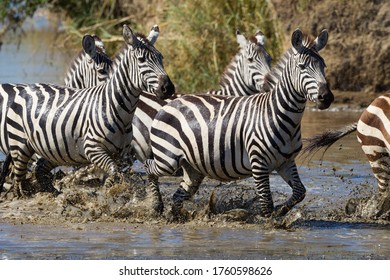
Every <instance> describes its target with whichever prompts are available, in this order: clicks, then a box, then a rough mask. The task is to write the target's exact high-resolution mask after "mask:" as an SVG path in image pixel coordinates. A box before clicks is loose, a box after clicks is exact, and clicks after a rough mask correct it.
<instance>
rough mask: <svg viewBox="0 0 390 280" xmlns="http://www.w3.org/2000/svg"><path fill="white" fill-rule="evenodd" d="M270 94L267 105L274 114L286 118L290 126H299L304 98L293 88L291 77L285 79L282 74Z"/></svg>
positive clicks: (303, 108)
mask: <svg viewBox="0 0 390 280" xmlns="http://www.w3.org/2000/svg"><path fill="white" fill-rule="evenodd" d="M271 96H272V97H271V98H270V99H269V106H270V107H272V108H273V110H274V112H275V114H276V115H277V116H283V117H284V118H286V121H287V122H288V123H290V125H291V126H292V127H296V128H299V127H300V123H301V121H302V117H303V112H304V110H305V106H306V99H305V98H303V97H302V95H301V94H299V93H298V92H297V91H296V90H295V89H294V87H293V85H292V83H291V79H290V78H289V77H287V79H286V78H285V76H284V75H282V76H281V77H280V79H279V80H278V82H277V84H276V85H275V87H274V88H273V90H272V91H271Z"/></svg>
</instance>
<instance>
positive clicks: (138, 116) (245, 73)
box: [132, 31, 271, 162]
mask: <svg viewBox="0 0 390 280" xmlns="http://www.w3.org/2000/svg"><path fill="white" fill-rule="evenodd" d="M236 36H237V42H238V43H239V46H240V49H239V51H238V52H237V54H236V55H235V56H234V57H233V59H232V60H231V62H230V64H229V65H228V66H227V67H226V69H225V71H224V73H223V75H222V77H221V79H220V88H219V89H218V90H211V91H209V92H207V94H213V95H229V96H246V95H253V94H255V93H257V92H259V91H260V90H261V89H262V86H263V84H264V79H265V75H266V74H267V73H268V72H269V71H270V64H271V56H270V55H269V54H268V52H267V51H266V49H265V48H264V40H265V38H264V34H263V33H262V32H261V31H257V32H256V34H255V35H254V36H252V37H250V38H249V39H247V38H245V36H244V35H242V34H240V32H239V31H237V34H236ZM170 100H171V99H169V100H165V101H164V100H158V99H157V98H156V97H155V96H154V95H153V94H148V93H142V94H141V96H140V100H139V103H138V107H137V109H136V111H135V115H134V119H133V129H134V137H133V142H132V150H133V151H132V153H133V154H134V156H135V157H136V159H138V160H140V161H141V162H144V161H145V160H146V159H149V158H152V152H151V146H150V129H151V125H152V121H153V119H154V117H155V116H156V114H157V112H158V111H159V110H160V109H161V108H162V106H164V105H166V104H167V103H168V101H170Z"/></svg>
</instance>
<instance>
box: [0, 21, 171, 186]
mask: <svg viewBox="0 0 390 280" xmlns="http://www.w3.org/2000/svg"><path fill="white" fill-rule="evenodd" d="M123 37H124V40H125V42H126V47H125V48H124V49H123V50H122V52H121V53H120V54H119V56H118V59H116V60H115V64H116V66H115V72H114V73H113V75H112V77H110V79H109V80H108V81H107V82H106V83H104V84H102V85H100V86H96V87H91V88H87V89H80V90H78V89H73V88H69V87H62V86H56V85H49V84H34V85H29V86H28V87H26V88H25V90H23V91H22V92H21V93H19V94H18V95H17V96H16V97H15V101H14V103H13V104H12V105H11V108H10V111H9V114H8V116H7V121H6V129H7V130H8V137H9V146H8V147H7V148H8V151H9V152H10V154H11V157H12V160H13V162H14V165H15V170H14V173H15V182H16V184H17V185H19V186H20V185H21V184H26V181H25V174H26V167H27V163H28V161H29V159H30V158H31V156H32V155H33V154H34V153H37V154H38V155H40V156H41V157H43V158H44V159H46V160H47V161H48V162H49V163H50V164H51V165H52V166H53V167H54V166H57V165H85V164H88V163H94V164H96V165H97V166H99V167H100V168H102V169H104V170H105V171H106V172H107V173H108V175H109V177H108V179H107V180H106V183H105V186H110V185H111V184H112V183H113V181H114V179H115V177H116V176H117V175H118V174H117V166H116V163H115V162H114V158H115V157H120V156H121V155H122V154H124V153H127V152H128V149H129V147H130V142H131V139H132V118H133V115H134V111H135V108H136V105H137V102H138V99H139V95H140V94H141V92H142V91H146V92H149V93H153V94H155V95H156V96H157V97H159V98H167V97H169V96H170V95H172V94H173V93H174V85H173V84H172V82H171V81H170V79H169V77H168V75H167V74H166V72H165V70H164V68H163V65H162V55H161V54H160V53H159V52H158V51H157V49H155V48H154V46H153V45H152V44H151V43H150V42H149V41H148V39H147V38H146V37H144V36H143V35H141V34H133V32H132V30H131V29H130V28H129V27H127V26H126V25H124V28H123ZM8 151H7V152H8ZM45 169H47V166H46V167H45Z"/></svg>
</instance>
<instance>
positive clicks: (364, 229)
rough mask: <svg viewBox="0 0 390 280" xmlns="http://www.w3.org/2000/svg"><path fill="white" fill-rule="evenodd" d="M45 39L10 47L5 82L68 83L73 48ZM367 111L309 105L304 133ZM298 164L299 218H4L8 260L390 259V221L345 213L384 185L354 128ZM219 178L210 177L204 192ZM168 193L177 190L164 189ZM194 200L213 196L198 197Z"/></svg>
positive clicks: (2, 240) (2, 71)
mask: <svg viewBox="0 0 390 280" xmlns="http://www.w3.org/2000/svg"><path fill="white" fill-rule="evenodd" d="M31 40H32V41H31ZM34 40H35V41H34ZM40 41H42V42H44V39H41V40H40ZM29 44H30V45H29ZM36 44H38V45H36ZM43 44H47V42H46V43H43ZM34 46H35V47H34ZM39 46H40V45H39V43H38V42H37V41H36V39H31V38H30V41H28V40H27V42H22V44H21V47H20V49H19V50H18V51H16V47H17V46H16V45H15V44H9V45H7V44H5V45H3V47H2V50H1V52H0V82H2V83H3V82H23V83H30V82H38V81H45V82H53V83H62V75H63V73H64V71H65V69H66V67H65V66H64V64H65V59H66V57H67V56H66V55H63V54H53V53H51V54H50V53H47V52H45V51H44V50H46V49H45V48H43V47H39ZM31 50H34V51H33V54H31ZM64 57H65V59H64ZM359 115H360V112H355V111H343V110H341V111H325V112H318V111H311V110H307V111H306V113H305V116H304V119H303V123H302V129H303V136H304V137H307V136H310V135H312V134H314V133H317V132H320V131H323V130H325V129H331V128H337V127H340V126H343V125H344V124H348V123H350V122H354V121H356V120H357V119H358V117H359ZM298 163H299V166H300V167H299V172H300V176H301V179H302V181H303V183H304V184H305V186H306V187H307V197H306V198H305V200H304V201H303V202H302V203H301V204H299V205H298V206H297V207H296V208H295V209H293V210H292V211H291V213H290V214H289V215H288V217H287V218H286V219H290V220H291V222H289V223H288V226H287V227H284V228H279V227H272V226H271V227H269V226H267V225H265V224H264V223H261V222H260V223H252V224H245V223H237V222H226V221H221V220H212V219H211V220H208V221H206V222H204V223H198V224H197V223H189V224H184V225H182V224H167V223H164V222H161V221H157V220H156V221H155V222H153V221H152V222H151V221H148V222H147V223H143V222H142V221H140V224H134V223H131V224H130V223H119V222H113V223H104V224H103V223H94V222H90V223H72V222H68V223H64V224H59V225H40V224H38V225H37V224H29V223H27V224H20V223H18V221H17V220H16V221H15V220H14V221H13V222H12V223H10V222H9V221H8V220H7V221H6V220H0V258H1V259H171V258H174V259H390V240H389V239H390V225H389V223H387V222H378V221H376V220H372V221H370V220H366V219H359V218H358V217H350V216H347V215H346V214H345V212H344V207H345V205H346V203H347V201H348V199H350V198H352V197H355V198H356V197H365V196H369V195H371V194H372V193H375V192H376V183H375V180H374V178H373V176H372V174H371V170H370V167H369V165H368V163H367V161H366V159H365V156H364V154H363V152H362V151H361V149H360V147H359V144H358V142H357V140H356V137H355V135H350V136H348V137H345V139H343V140H342V141H340V142H339V143H337V145H335V146H334V147H332V148H330V149H329V150H328V151H327V153H326V154H325V155H324V156H323V157H322V155H321V153H318V154H316V155H315V156H313V157H312V158H311V160H310V161H309V160H308V159H305V158H299V159H298ZM216 185H217V183H216V182H213V181H206V183H205V184H203V185H202V186H201V188H200V192H201V191H202V189H211V188H216ZM252 185H253V182H252V180H251V179H248V180H243V181H240V182H238V183H237V184H235V185H229V184H228V185H226V186H225V187H220V188H221V189H222V190H229V189H235V188H237V186H238V187H245V188H249V189H251V188H250V187H251V186H252ZM271 188H272V191H273V193H274V194H275V195H280V194H290V189H289V187H288V186H287V184H286V183H284V182H283V181H282V180H281V179H280V177H279V176H277V175H274V174H273V175H272V176H271ZM217 189H218V188H217ZM162 191H163V192H164V191H165V192H170V190H169V189H163V188H162ZM244 191H245V190H244ZM225 195H226V194H225ZM206 200H207V199H206ZM194 201H195V204H196V203H203V202H204V201H203V202H202V200H201V199H198V198H197V197H195V200H194ZM26 203H28V201H26ZM26 215H27V214H26Z"/></svg>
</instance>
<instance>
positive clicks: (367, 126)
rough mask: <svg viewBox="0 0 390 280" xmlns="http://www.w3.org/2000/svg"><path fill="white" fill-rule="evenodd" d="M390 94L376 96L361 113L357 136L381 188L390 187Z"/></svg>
mask: <svg viewBox="0 0 390 280" xmlns="http://www.w3.org/2000/svg"><path fill="white" fill-rule="evenodd" d="M389 112H390V94H386V95H382V96H380V97H378V98H376V99H375V100H374V101H373V102H372V103H371V104H370V106H368V107H367V109H366V110H365V111H364V112H363V114H362V115H361V117H360V119H359V121H358V124H357V137H358V140H359V142H360V143H361V145H362V149H363V151H364V153H365V154H366V156H367V158H368V161H369V162H370V165H371V168H372V171H373V173H374V175H375V178H376V179H377V182H378V186H379V190H381V191H385V190H388V189H389V187H390V121H389Z"/></svg>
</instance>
